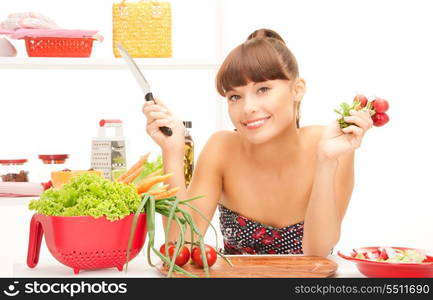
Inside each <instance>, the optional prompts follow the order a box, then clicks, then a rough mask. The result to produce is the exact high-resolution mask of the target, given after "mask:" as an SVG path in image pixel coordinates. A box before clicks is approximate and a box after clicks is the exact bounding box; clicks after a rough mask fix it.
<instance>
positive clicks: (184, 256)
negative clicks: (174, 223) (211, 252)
mask: <svg viewBox="0 0 433 300" xmlns="http://www.w3.org/2000/svg"><path fill="white" fill-rule="evenodd" d="M175 250H176V245H175V244H174V243H173V242H169V243H168V256H169V257H170V258H172V257H173V255H174V251H175ZM159 252H161V253H162V254H163V255H166V254H165V243H164V244H162V246H161V248H159ZM189 257H190V253H189V249H188V247H186V246H182V248H180V252H179V255H178V256H177V257H176V260H175V262H174V263H175V264H176V265H178V266H179V267H182V266H183V265H184V264H186V263H187V262H188V261H189Z"/></svg>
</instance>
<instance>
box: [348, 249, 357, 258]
mask: <svg viewBox="0 0 433 300" xmlns="http://www.w3.org/2000/svg"><path fill="white" fill-rule="evenodd" d="M350 255H351V256H352V257H355V256H357V255H358V252H357V251H356V250H355V249H353V252H352V253H350Z"/></svg>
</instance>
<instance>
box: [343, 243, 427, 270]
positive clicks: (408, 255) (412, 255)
mask: <svg viewBox="0 0 433 300" xmlns="http://www.w3.org/2000/svg"><path fill="white" fill-rule="evenodd" d="M337 254H338V256H340V257H341V258H344V259H346V260H349V261H351V262H354V263H355V264H356V266H357V267H358V270H359V271H360V272H361V273H362V274H364V275H365V276H367V277H387V278H390V277H392V278H401V277H410V278H415V277H417V278H419V277H433V253H432V252H430V251H426V250H421V249H415V248H404V247H362V248H356V249H352V250H351V251H338V253H337Z"/></svg>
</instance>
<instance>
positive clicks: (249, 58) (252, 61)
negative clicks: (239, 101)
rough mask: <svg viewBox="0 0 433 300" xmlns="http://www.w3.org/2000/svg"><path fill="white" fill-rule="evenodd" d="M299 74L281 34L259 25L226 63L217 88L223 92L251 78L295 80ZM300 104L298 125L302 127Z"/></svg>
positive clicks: (298, 106)
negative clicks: (261, 27)
mask: <svg viewBox="0 0 433 300" xmlns="http://www.w3.org/2000/svg"><path fill="white" fill-rule="evenodd" d="M298 77H299V71H298V63H297V62H296V58H295V56H294V55H293V54H292V52H291V51H290V50H289V49H288V48H287V46H286V44H285V42H284V40H283V39H282V38H281V36H280V35H279V34H278V33H276V32H275V31H273V30H270V29H259V30H256V31H254V32H253V33H251V34H250V35H249V36H248V38H247V40H246V41H245V42H244V43H242V44H240V45H239V46H237V47H236V48H235V49H233V50H232V51H231V52H230V53H229V55H228V56H227V57H226V59H225V60H224V62H223V63H222V65H221V67H220V69H219V71H218V74H217V76H216V88H217V91H218V93H219V94H220V95H221V96H223V97H224V96H225V94H226V93H227V92H228V91H230V90H232V89H233V88H235V87H238V86H243V85H246V84H248V82H251V81H252V82H263V81H266V80H275V79H284V80H292V79H295V78H298ZM299 109H300V102H299V103H298V105H297V113H296V126H297V127H298V128H299Z"/></svg>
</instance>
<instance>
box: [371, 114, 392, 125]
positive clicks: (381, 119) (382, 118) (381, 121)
mask: <svg viewBox="0 0 433 300" xmlns="http://www.w3.org/2000/svg"><path fill="white" fill-rule="evenodd" d="M371 118H372V119H373V125H374V126H377V127H380V126H383V125H385V124H386V123H388V121H389V117H388V115H387V114H386V113H375V114H374V115H373V116H372V117H371Z"/></svg>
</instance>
